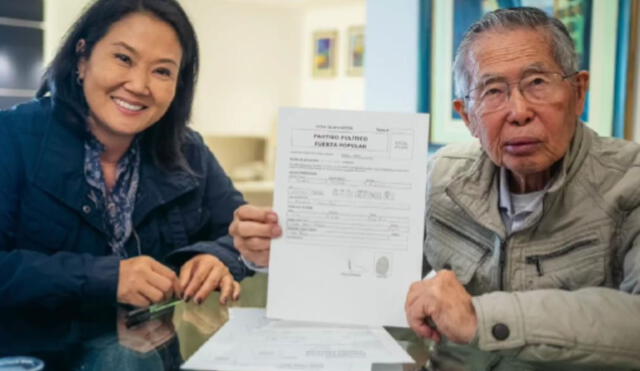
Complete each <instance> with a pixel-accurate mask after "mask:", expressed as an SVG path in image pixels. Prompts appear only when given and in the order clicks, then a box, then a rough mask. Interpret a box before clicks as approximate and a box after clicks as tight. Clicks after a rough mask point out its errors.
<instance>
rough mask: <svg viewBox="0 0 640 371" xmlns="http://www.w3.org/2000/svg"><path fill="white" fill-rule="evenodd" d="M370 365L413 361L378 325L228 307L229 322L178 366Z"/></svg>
mask: <svg viewBox="0 0 640 371" xmlns="http://www.w3.org/2000/svg"><path fill="white" fill-rule="evenodd" d="M372 363H413V360H412V359H411V357H409V356H408V355H407V353H406V352H405V351H404V350H403V349H402V348H401V347H400V346H399V345H398V344H397V343H396V342H395V340H393V338H391V336H390V335H389V334H388V333H387V332H386V331H384V329H382V328H372V327H356V326H339V325H338V326H329V325H319V324H316V323H303V322H293V321H278V320H267V319H266V317H265V312H264V309H248V308H232V309H231V310H230V314H229V321H228V322H227V323H226V324H225V325H224V326H223V327H222V328H221V329H220V330H219V331H218V332H217V333H216V334H215V335H214V336H213V337H211V339H209V340H208V341H207V342H206V343H205V344H204V345H203V346H202V347H201V348H200V349H198V351H197V352H196V353H195V354H194V355H193V356H192V357H191V358H190V359H189V360H188V361H187V362H186V363H185V364H184V365H183V366H182V368H183V369H189V370H227V371H255V370H261V371H281V370H288V371H295V370H316V371H325V370H326V371H364V370H366V371H369V370H371V364H372Z"/></svg>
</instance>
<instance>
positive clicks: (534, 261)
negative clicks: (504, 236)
mask: <svg viewBox="0 0 640 371" xmlns="http://www.w3.org/2000/svg"><path fill="white" fill-rule="evenodd" d="M527 263H528V264H535V265H536V271H538V277H542V276H543V275H544V272H543V271H542V259H540V257H539V256H527Z"/></svg>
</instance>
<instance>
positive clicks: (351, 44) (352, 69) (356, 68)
mask: <svg viewBox="0 0 640 371" xmlns="http://www.w3.org/2000/svg"><path fill="white" fill-rule="evenodd" d="M347 44H348V45H347V75H349V76H362V74H363V71H364V26H353V27H349V30H348V31H347Z"/></svg>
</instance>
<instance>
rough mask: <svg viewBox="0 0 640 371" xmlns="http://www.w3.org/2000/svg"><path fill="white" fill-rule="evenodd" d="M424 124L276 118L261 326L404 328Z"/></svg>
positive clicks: (418, 252)
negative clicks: (277, 233)
mask: <svg viewBox="0 0 640 371" xmlns="http://www.w3.org/2000/svg"><path fill="white" fill-rule="evenodd" d="M428 133H429V118H428V115H426V114H402V113H379V112H355V111H335V110H318V109H293V108H285V109H282V110H281V111H280V122H279V127H278V148H277V161H276V179H275V194H274V210H275V211H276V212H277V213H278V216H279V222H280V225H281V226H282V228H283V236H282V237H281V238H278V239H275V240H273V241H272V244H271V246H272V247H271V257H270V263H269V265H270V266H269V289H268V300H267V317H269V318H279V319H287V320H302V321H319V322H326V323H344V324H361V325H375V326H380V325H384V326H398V327H407V322H406V318H405V314H404V302H405V299H406V294H407V292H408V290H409V285H410V284H411V283H412V282H414V281H417V280H420V278H421V277H420V275H421V267H422V244H423V235H424V232H423V231H424V214H425V191H426V171H427V152H428Z"/></svg>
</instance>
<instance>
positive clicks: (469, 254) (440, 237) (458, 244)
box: [424, 217, 490, 285]
mask: <svg viewBox="0 0 640 371" xmlns="http://www.w3.org/2000/svg"><path fill="white" fill-rule="evenodd" d="M424 253H425V256H426V258H427V261H428V262H429V264H430V265H431V267H432V268H433V269H435V270H440V269H451V270H453V271H454V272H455V273H456V276H457V277H458V280H459V281H460V283H462V284H463V285H466V284H468V283H469V282H470V281H471V279H472V278H473V276H474V274H475V273H476V271H477V270H478V267H479V266H480V265H481V264H482V262H483V261H484V260H485V259H486V258H487V257H488V256H489V254H490V250H489V249H488V248H487V247H485V246H484V245H483V244H482V243H481V242H480V241H476V240H475V239H474V238H473V237H471V236H469V235H468V234H466V233H465V232H464V231H463V230H462V229H461V228H459V227H456V226H454V225H451V224H450V223H447V222H445V221H443V220H440V219H438V218H433V217H432V218H430V223H429V224H428V228H427V236H426V239H425V245H424Z"/></svg>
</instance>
